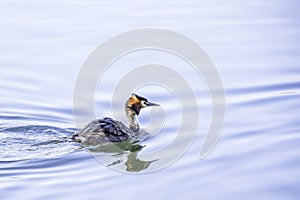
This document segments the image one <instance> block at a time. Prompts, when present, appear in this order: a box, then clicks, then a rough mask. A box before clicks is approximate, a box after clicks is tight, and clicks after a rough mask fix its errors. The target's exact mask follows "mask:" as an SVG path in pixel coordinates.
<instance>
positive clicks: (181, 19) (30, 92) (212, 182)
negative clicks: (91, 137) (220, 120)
mask: <svg viewBox="0 0 300 200" xmlns="http://www.w3.org/2000/svg"><path fill="white" fill-rule="evenodd" d="M299 6H300V4H299V3H298V2H297V1H292V0H291V1H289V0H288V1H283V0H273V1H258V0H255V1H251V2H245V1H234V0H231V1H226V2H224V1H217V0H215V1H177V0H175V1H172V3H171V2H163V1H156V0H154V1H131V0H130V1H94V0H89V1H79V0H76V1H75V0H74V1H66V0H63V1H35V0H28V1H21V0H13V1H8V0H3V1H1V2H0V27H1V31H0V38H1V43H0V51H1V54H0V70H1V73H0V96H1V98H0V141H1V142H0V199H30V200H31V199H67V198H68V199H108V198H109V199H117V198H118V199H119V198H123V199H129V198H141V199H256V200H258V199H276V200H277V199H298V198H299V196H300V191H299V185H300V179H299V178H298V177H299V176H300V168H299V166H300V157H299V155H300V135H299V133H300V121H299V113H300V112H299V111H300V79H299V77H300V68H299V64H300V57H299V52H300V51H299V50H300V49H299V46H300V45H299V44H300V39H299V38H300V37H299V35H300V29H299V27H300V26H299V25H300V22H299V18H300V14H299V11H298V10H299V9H298V8H299ZM144 27H158V28H167V29H170V30H174V31H178V32H180V33H182V34H184V35H186V36H188V37H190V38H191V39H193V40H194V41H196V42H197V43H199V45H201V46H202V47H203V48H204V49H205V50H206V52H207V53H208V55H209V56H210V57H211V59H212V60H213V61H214V63H215V65H216V67H217V69H218V71H219V73H220V75H221V77H222V80H223V84H224V87H225V90H226V121H225V125H224V130H223V134H222V137H221V138H220V140H219V141H218V143H217V145H216V147H215V148H214V150H213V151H212V152H211V154H210V155H209V156H208V157H207V158H205V159H204V160H199V153H200V149H201V146H202V144H203V139H204V137H205V130H206V129H207V127H208V124H209V121H210V115H211V110H210V109H211V107H210V106H211V105H210V99H209V95H208V93H207V91H206V89H205V84H203V85H197V86H196V85H195V91H196V92H197V94H196V95H197V96H198V97H199V99H200V102H199V110H200V111H201V114H200V115H201V116H200V123H199V124H200V125H199V126H200V128H199V133H198V134H197V137H196V138H195V140H194V142H193V144H192V145H191V147H190V148H189V149H188V150H187V151H186V152H185V153H184V155H183V156H182V157H181V158H180V159H178V160H177V162H175V163H173V164H172V165H170V166H168V167H166V168H164V169H162V170H158V171H156V172H152V173H145V174H144V173H141V172H143V170H145V169H146V168H147V167H149V165H150V166H151V164H152V163H145V162H143V161H140V160H138V157H137V155H136V154H135V153H129V152H128V151H126V152H123V153H122V154H115V153H113V154H112V153H111V152H110V153H107V152H106V153H105V152H103V151H104V150H99V151H100V152H98V154H101V155H102V156H104V157H105V156H106V157H107V158H109V159H111V160H112V161H114V162H113V163H112V164H111V166H120V168H124V170H126V169H127V171H131V173H122V172H119V171H116V170H115V169H112V168H109V167H106V166H104V165H102V164H101V163H99V161H97V160H96V159H95V158H94V157H93V156H92V155H91V154H90V153H89V152H88V151H87V150H86V149H84V148H83V147H82V146H81V145H79V144H75V143H73V142H72V141H70V140H69V139H68V137H69V136H70V135H72V133H74V132H75V131H76V126H75V123H74V116H73V90H74V86H75V81H76V77H77V75H78V73H79V70H80V67H81V65H82V63H83V62H84V61H85V59H86V58H87V57H88V55H89V54H90V53H91V51H92V50H94V49H95V48H96V47H97V46H98V45H99V44H101V43H102V42H104V41H106V40H107V39H109V38H111V37H112V36H114V35H116V34H118V33H120V32H124V31H128V30H132V29H137V28H144ZM142 53H143V52H142ZM142 53H141V52H139V53H137V54H135V55H128V57H127V58H124V59H123V60H120V61H118V62H116V63H115V68H112V69H111V75H110V76H107V77H106V79H104V80H107V81H108V82H107V83H109V84H106V85H105V84H104V85H103V84H102V85H100V86H99V87H98V90H100V91H102V93H101V94H104V95H103V96H99V95H98V96H97V94H96V95H95V97H96V98H95V99H96V101H95V105H96V108H98V109H97V111H96V115H97V116H99V117H102V116H110V115H111V113H110V110H109V109H110V108H109V106H110V98H111V91H110V87H111V84H110V82H109V80H113V79H114V78H115V79H117V80H118V78H117V77H119V76H120V74H118V73H121V72H120V71H119V70H116V69H121V68H118V66H119V65H120V66H121V65H124V66H128V67H129V66H136V65H140V64H148V63H149V62H153V60H155V63H166V64H170V65H171V66H173V67H174V68H175V69H178V70H179V71H180V70H181V68H180V64H179V63H180V62H181V61H180V59H178V58H174V56H170V55H167V53H162V52H144V53H145V54H146V55H147V56H143V55H142ZM140 54H141V55H140ZM126 69H128V68H126V67H124V68H122V70H123V71H124V72H123V71H122V73H125V72H126ZM118 71H119V72H118ZM183 75H184V76H185V77H186V78H188V79H190V81H191V82H193V78H194V75H193V73H189V72H186V73H185V74H183ZM140 92H141V93H143V94H144V95H146V96H147V97H149V98H151V99H153V100H155V101H156V102H159V103H161V104H163V105H168V106H169V107H167V108H169V109H170V113H169V115H167V116H169V117H168V119H169V121H167V123H166V127H167V128H166V129H165V130H164V131H163V133H159V134H157V135H156V136H155V137H153V138H151V139H149V140H147V141H145V142H144V143H142V144H141V145H146V146H145V147H144V148H143V149H142V151H146V152H147V151H149V152H151V151H155V150H157V149H160V148H163V147H165V146H167V145H168V143H169V142H170V140H172V139H173V137H174V134H173V130H174V129H175V128H176V124H178V120H179V119H178V117H177V116H178V115H180V112H179V111H178V110H177V109H176V108H177V102H176V100H175V99H173V96H172V95H170V94H169V93H168V92H167V91H165V93H164V90H162V91H160V92H159V93H157V90H155V89H153V88H151V87H148V88H147V87H145V88H144V89H140ZM120 105H121V106H120V108H121V109H123V106H122V105H123V102H120ZM151 112H155V111H151ZM147 113H149V111H146V112H145V114H144V115H142V116H141V122H142V124H143V125H147V123H149V120H150V119H149V117H148V115H147ZM167 114H168V113H167ZM96 154H97V153H96ZM154 163H155V162H154ZM132 172H133V173H132Z"/></svg>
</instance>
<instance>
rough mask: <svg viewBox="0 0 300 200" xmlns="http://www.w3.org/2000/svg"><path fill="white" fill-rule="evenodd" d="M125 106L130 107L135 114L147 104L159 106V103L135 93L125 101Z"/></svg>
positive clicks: (147, 105)
mask: <svg viewBox="0 0 300 200" xmlns="http://www.w3.org/2000/svg"><path fill="white" fill-rule="evenodd" d="M126 104H127V107H129V108H131V109H132V110H133V111H134V113H135V114H136V115H139V114H140V111H141V109H142V108H146V107H149V106H159V104H156V103H151V102H149V101H148V100H147V99H146V98H144V97H141V96H139V95H137V94H132V95H131V97H130V98H129V99H128V100H127V102H126Z"/></svg>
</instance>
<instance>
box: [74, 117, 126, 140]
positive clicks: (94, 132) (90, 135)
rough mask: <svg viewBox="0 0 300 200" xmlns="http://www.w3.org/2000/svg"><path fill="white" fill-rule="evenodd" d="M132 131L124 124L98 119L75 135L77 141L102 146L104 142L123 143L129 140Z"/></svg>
mask: <svg viewBox="0 0 300 200" xmlns="http://www.w3.org/2000/svg"><path fill="white" fill-rule="evenodd" d="M130 136H131V130H130V129H129V128H127V127H126V126H125V125H124V124H123V123H122V122H119V121H115V120H113V119H111V118H108V117H106V118H103V119H96V120H93V121H92V122H90V123H89V124H88V125H87V126H86V127H85V128H83V129H82V130H81V131H80V132H78V133H77V134H76V135H74V137H73V138H74V139H75V140H76V141H81V142H83V143H85V144H91V145H93V144H100V143H104V142H109V141H110V142H122V141H125V140H128V139H129V138H130Z"/></svg>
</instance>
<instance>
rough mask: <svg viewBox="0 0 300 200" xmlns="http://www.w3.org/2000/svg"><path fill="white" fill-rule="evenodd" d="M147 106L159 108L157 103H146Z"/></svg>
mask: <svg viewBox="0 0 300 200" xmlns="http://www.w3.org/2000/svg"><path fill="white" fill-rule="evenodd" d="M146 105H147V106H159V104H157V103H151V102H146Z"/></svg>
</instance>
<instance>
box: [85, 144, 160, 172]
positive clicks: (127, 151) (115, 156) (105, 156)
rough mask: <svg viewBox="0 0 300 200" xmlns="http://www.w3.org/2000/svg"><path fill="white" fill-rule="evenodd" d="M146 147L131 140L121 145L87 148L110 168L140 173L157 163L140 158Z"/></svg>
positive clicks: (102, 145)
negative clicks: (139, 155)
mask: <svg viewBox="0 0 300 200" xmlns="http://www.w3.org/2000/svg"><path fill="white" fill-rule="evenodd" d="M144 147H145V146H142V145H140V144H139V143H138V142H132V141H130V140H128V141H124V142H119V143H106V144H101V145H97V146H87V149H88V151H90V152H92V153H93V155H94V156H95V157H96V158H97V159H100V160H101V161H104V162H105V163H107V166H108V167H116V168H120V165H121V168H123V169H124V168H125V170H126V171H128V172H140V171H142V170H144V169H147V168H148V167H149V166H150V165H151V163H153V162H155V161H157V160H152V161H144V160H140V159H139V158H138V154H139V152H140V151H141V150H142V149H143V148H144Z"/></svg>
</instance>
